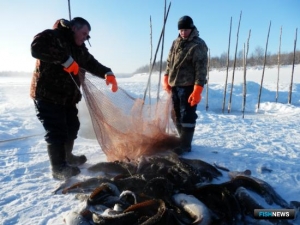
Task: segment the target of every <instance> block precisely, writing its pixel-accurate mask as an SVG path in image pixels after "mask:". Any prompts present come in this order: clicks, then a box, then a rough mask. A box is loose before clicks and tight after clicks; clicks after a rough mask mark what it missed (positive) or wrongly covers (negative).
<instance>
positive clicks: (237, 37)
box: [228, 12, 242, 113]
mask: <svg viewBox="0 0 300 225" xmlns="http://www.w3.org/2000/svg"><path fill="white" fill-rule="evenodd" d="M241 18H242V12H241V14H240V20H239V26H238V30H237V34H236V46H235V54H234V63H233V69H232V80H231V89H230V96H229V102H228V113H230V111H231V101H232V91H233V84H234V72H235V66H236V54H237V48H238V43H239V32H240V24H241Z"/></svg>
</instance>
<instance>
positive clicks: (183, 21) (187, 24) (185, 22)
mask: <svg viewBox="0 0 300 225" xmlns="http://www.w3.org/2000/svg"><path fill="white" fill-rule="evenodd" d="M194 27H195V26H194V22H193V20H192V18H191V17H189V16H183V17H181V18H180V19H179V21H178V30H181V29H193V28H194Z"/></svg>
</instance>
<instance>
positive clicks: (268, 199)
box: [55, 153, 299, 225]
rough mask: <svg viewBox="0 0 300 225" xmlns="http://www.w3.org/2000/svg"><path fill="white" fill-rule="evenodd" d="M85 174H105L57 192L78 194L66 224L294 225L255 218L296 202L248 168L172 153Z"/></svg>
mask: <svg viewBox="0 0 300 225" xmlns="http://www.w3.org/2000/svg"><path fill="white" fill-rule="evenodd" d="M88 170H89V171H90V172H93V173H98V172H101V174H104V175H102V176H98V177H93V178H89V179H87V180H84V181H81V182H76V183H73V184H69V183H65V184H64V185H63V186H61V187H60V188H58V189H57V190H56V191H55V193H56V194H58V193H61V194H73V193H76V194H75V196H76V198H77V199H78V200H79V201H84V208H83V209H82V210H81V211H79V212H74V211H72V212H69V213H68V214H67V215H66V216H65V219H64V221H65V223H66V224H67V225H79V224H80V225H85V224H89V225H90V224H110V225H117V224H131V225H135V224H142V225H150V224H164V225H166V224H172V225H176V224H201V225H208V224H220V225H227V224H293V221H289V220H276V221H272V220H255V219H254V217H253V212H254V209H263V208H274V207H275V208H278V209H281V208H282V209H294V208H297V207H299V203H298V202H296V201H293V202H290V203H287V202H286V201H285V200H284V199H282V198H281V197H280V195H279V194H277V193H276V192H275V190H274V189H273V188H272V187H271V186H270V185H269V184H268V183H266V182H264V181H262V180H260V179H257V178H255V177H253V176H251V171H249V170H246V171H244V172H231V171H229V170H227V169H226V168H222V167H218V166H216V165H211V164H209V163H206V162H204V161H202V160H199V159H186V158H182V157H179V156H177V155H176V154H174V153H165V154H161V155H153V156H144V157H140V158H139V159H137V160H136V161H135V162H132V161H131V162H120V161H115V162H100V163H98V164H95V165H93V166H91V167H89V168H88ZM225 176H226V179H225ZM224 179H225V180H226V181H224V182H220V180H224Z"/></svg>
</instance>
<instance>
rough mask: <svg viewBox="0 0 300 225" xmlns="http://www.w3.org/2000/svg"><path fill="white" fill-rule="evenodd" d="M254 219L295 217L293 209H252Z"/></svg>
mask: <svg viewBox="0 0 300 225" xmlns="http://www.w3.org/2000/svg"><path fill="white" fill-rule="evenodd" d="M254 218H255V219H295V209H254Z"/></svg>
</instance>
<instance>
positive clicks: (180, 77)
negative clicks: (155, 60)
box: [165, 27, 208, 87]
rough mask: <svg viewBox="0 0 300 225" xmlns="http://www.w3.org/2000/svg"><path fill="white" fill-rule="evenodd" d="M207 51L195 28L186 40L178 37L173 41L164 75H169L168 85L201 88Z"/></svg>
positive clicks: (204, 76)
mask: <svg viewBox="0 0 300 225" xmlns="http://www.w3.org/2000/svg"><path fill="white" fill-rule="evenodd" d="M207 51H208V48H207V46H206V43H205V42H204V41H203V40H202V39H201V38H200V37H199V32H198V30H197V28H196V27H195V28H194V30H193V31H192V32H191V34H190V36H189V38H188V39H187V40H184V39H183V38H181V37H180V36H178V38H177V39H175V40H174V41H173V44H172V47H171V49H170V52H169V55H168V59H167V69H166V72H165V73H166V74H168V75H169V85H170V86H171V87H174V86H191V85H195V84H197V85H201V86H202V87H203V86H204V84H205V83H206V75H207Z"/></svg>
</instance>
